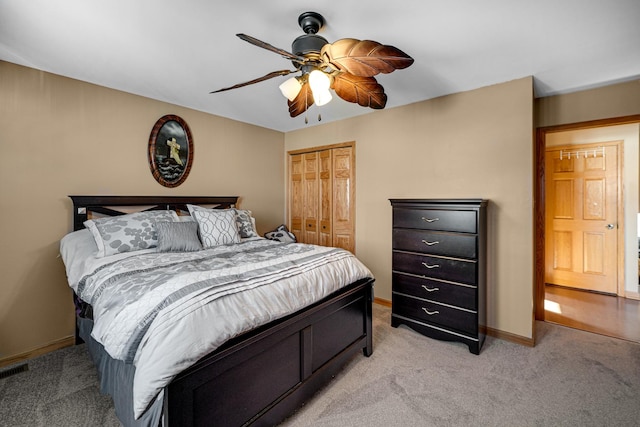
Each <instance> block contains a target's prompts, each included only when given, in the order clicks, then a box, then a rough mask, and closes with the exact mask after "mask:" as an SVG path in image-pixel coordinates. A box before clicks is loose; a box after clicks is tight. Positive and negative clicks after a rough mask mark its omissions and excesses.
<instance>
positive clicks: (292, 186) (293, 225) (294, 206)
mask: <svg viewBox="0 0 640 427" xmlns="http://www.w3.org/2000/svg"><path fill="white" fill-rule="evenodd" d="M302 160H303V159H302V154H296V155H292V156H289V231H291V232H292V233H293V234H294V235H295V236H296V238H297V239H298V240H299V241H302V240H303V239H304V235H303V233H302V230H303V229H304V227H303V224H304V184H303V180H304V173H303V166H302Z"/></svg>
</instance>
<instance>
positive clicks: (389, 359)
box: [0, 305, 640, 427]
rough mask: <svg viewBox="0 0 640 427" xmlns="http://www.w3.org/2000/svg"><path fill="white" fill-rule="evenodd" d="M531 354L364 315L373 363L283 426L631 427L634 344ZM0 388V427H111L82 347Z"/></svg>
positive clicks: (571, 346) (638, 413) (545, 336)
mask: <svg viewBox="0 0 640 427" xmlns="http://www.w3.org/2000/svg"><path fill="white" fill-rule="evenodd" d="M538 336H539V337H538V338H539V339H538V344H537V345H536V347H534V348H530V347H524V346H521V345H518V344H513V343H510V342H506V341H501V340H497V339H493V338H491V337H489V338H487V341H486V343H485V346H484V348H483V349H482V352H481V353H480V355H479V356H476V355H473V354H471V353H469V351H468V348H467V347H466V346H465V345H462V344H459V343H448V342H441V341H436V340H432V339H429V338H426V337H424V336H422V335H419V334H418V333H416V332H414V331H412V330H410V329H408V328H406V327H404V326H401V327H400V328H398V329H394V328H391V326H390V310H389V309H388V308H385V307H381V306H379V305H374V352H373V355H372V356H371V357H369V358H366V357H364V356H362V355H358V356H356V357H354V359H353V360H352V361H351V362H350V363H349V365H348V366H347V367H346V368H345V369H344V370H343V371H342V372H341V373H340V374H339V375H338V376H336V378H334V379H333V381H332V382H331V383H330V384H329V385H328V386H327V387H325V388H324V389H323V390H321V391H320V392H319V393H317V394H316V396H314V398H313V399H312V400H311V401H310V402H308V403H307V404H306V405H305V406H303V407H302V408H301V409H299V410H298V411H297V412H296V413H295V414H293V415H292V416H291V417H290V418H289V419H287V420H285V421H284V422H283V423H282V426H283V427H303V426H304V427H308V426H317V427H320V426H322V427H332V426H335V427H345V426H358V427H359V426H367V427H369V426H371V427H375V426H380V427H391V426H402V427H405V426H638V425H640V344H637V343H632V342H628V341H622V340H618V339H614V338H608V337H604V336H601V335H595V334H591V333H587V332H582V331H576V330H572V329H568V328H565V327H562V326H557V325H552V324H548V323H539V324H538ZM29 366H30V370H29V371H28V372H24V373H20V374H16V375H13V376H11V377H8V378H5V379H2V380H0V426H11V427H14V426H43V427H44V426H65V427H66V426H118V425H119V423H118V421H117V420H116V418H115V415H114V411H113V408H112V405H111V401H110V399H109V397H105V396H101V395H100V393H99V391H98V387H97V377H96V374H95V370H94V368H93V365H92V364H91V362H90V359H89V356H88V354H87V353H86V351H85V349H84V346H77V347H71V348H66V349H63V350H59V351H57V352H54V353H51V354H48V355H45V356H42V357H40V358H38V359H34V360H32V361H30V362H29Z"/></svg>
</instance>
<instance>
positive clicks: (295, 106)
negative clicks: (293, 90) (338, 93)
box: [287, 82, 313, 117]
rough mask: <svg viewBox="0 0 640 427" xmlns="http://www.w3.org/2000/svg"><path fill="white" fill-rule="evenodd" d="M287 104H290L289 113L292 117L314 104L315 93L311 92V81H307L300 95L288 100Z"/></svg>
mask: <svg viewBox="0 0 640 427" xmlns="http://www.w3.org/2000/svg"><path fill="white" fill-rule="evenodd" d="M287 104H288V105H289V115H290V116H291V117H296V116H299V115H300V114H302V113H304V112H305V111H307V108H309V107H310V106H311V105H313V93H312V92H311V86H310V85H309V82H305V83H304V84H303V85H302V88H301V89H300V93H298V96H296V97H295V99H294V100H293V101H289V100H287Z"/></svg>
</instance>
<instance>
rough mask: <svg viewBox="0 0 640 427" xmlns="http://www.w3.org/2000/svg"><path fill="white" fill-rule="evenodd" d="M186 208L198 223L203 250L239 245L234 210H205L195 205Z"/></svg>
mask: <svg viewBox="0 0 640 427" xmlns="http://www.w3.org/2000/svg"><path fill="white" fill-rule="evenodd" d="M187 207H188V208H189V213H191V216H192V217H193V218H194V219H195V220H196V222H197V223H198V231H199V232H200V241H201V242H202V246H203V247H204V248H205V249H206V248H211V247H214V246H218V245H227V244H231V243H240V234H239V233H238V227H237V225H236V213H235V210H234V209H206V208H202V207H200V206H196V205H187Z"/></svg>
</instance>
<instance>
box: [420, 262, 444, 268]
mask: <svg viewBox="0 0 640 427" xmlns="http://www.w3.org/2000/svg"><path fill="white" fill-rule="evenodd" d="M422 265H424V266H425V267H427V268H440V264H433V265H429V264H427V263H426V262H423V263H422Z"/></svg>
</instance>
